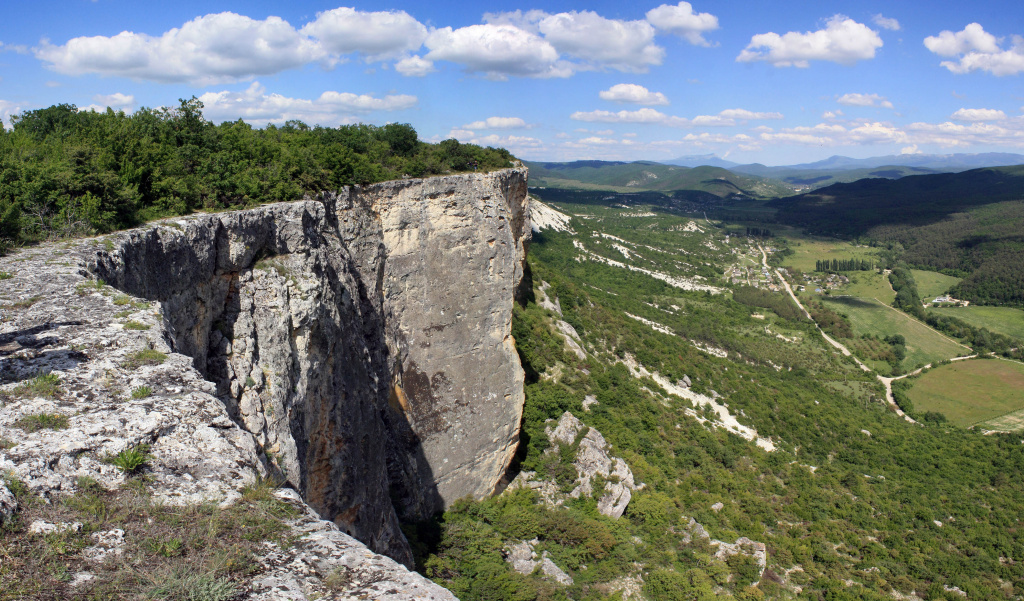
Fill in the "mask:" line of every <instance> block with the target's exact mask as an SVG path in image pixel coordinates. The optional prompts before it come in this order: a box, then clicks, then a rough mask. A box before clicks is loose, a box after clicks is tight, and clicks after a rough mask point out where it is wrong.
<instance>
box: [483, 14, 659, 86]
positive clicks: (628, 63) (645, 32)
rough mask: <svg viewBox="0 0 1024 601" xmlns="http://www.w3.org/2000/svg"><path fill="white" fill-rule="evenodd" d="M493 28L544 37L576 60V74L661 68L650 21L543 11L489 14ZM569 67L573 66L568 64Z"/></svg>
mask: <svg viewBox="0 0 1024 601" xmlns="http://www.w3.org/2000/svg"><path fill="white" fill-rule="evenodd" d="M484 21H486V22H487V24H488V25H491V26H506V27H513V28H515V29H519V30H521V31H524V32H528V33H530V34H533V35H535V36H538V37H540V38H541V39H543V40H544V41H545V42H547V43H549V44H551V47H552V48H554V49H555V50H556V52H557V53H559V56H561V55H565V56H567V57H571V58H574V59H576V61H578V62H573V63H571V66H570V68H571V69H572V70H574V71H580V70H592V69H616V70H618V71H627V72H633V73H642V72H646V71H647V69H648V68H649V67H650V66H651V65H660V64H661V61H662V59H663V58H664V56H665V50H664V48H661V47H660V46H658V45H656V44H655V43H654V33H655V32H654V27H652V26H651V24H650V23H648V22H646V21H624V20H620V19H606V18H605V17H602V16H601V15H599V14H597V13H595V12H593V11H587V10H584V11H578V12H577V11H570V12H563V13H558V14H549V13H546V12H544V11H541V10H531V11H527V12H523V11H519V10H516V11H512V12H503V13H487V14H485V15H484ZM566 64H567V65H568V64H570V63H568V62H567V63H566Z"/></svg>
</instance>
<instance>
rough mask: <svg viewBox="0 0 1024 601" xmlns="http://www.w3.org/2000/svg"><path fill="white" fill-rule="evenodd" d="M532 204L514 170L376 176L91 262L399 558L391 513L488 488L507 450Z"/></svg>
mask: <svg viewBox="0 0 1024 601" xmlns="http://www.w3.org/2000/svg"><path fill="white" fill-rule="evenodd" d="M526 203H527V200H526V176H525V172H523V171H519V170H505V171H501V172H497V173H492V174H483V175H475V174H474V175H463V176H450V177H440V178H433V179H427V180H406V181H400V182H387V183H383V184H377V185H373V186H367V187H356V188H351V189H345V190H343V191H342V192H340V193H338V194H329V195H325V196H324V197H322V198H321V199H319V200H318V201H312V200H307V201H302V202H295V203H284V204H278V205H269V206H265V207H261V208H258V209H253V210H247V211H240V212H235V213H227V214H219V215H210V216H200V217H193V218H188V219H183V220H179V221H178V222H173V223H171V224H170V225H171V226H172V227H152V228H146V229H140V230H133V231H130V232H127V233H125V234H122V235H119V236H118V240H117V243H116V246H115V248H114V249H112V250H110V251H100V252H98V253H96V255H95V258H94V260H93V261H92V262H91V265H90V266H89V269H90V271H92V272H93V273H95V275H96V276H97V277H98V278H100V279H102V280H104V281H105V282H107V283H108V284H110V285H112V286H114V287H116V288H118V289H120V290H123V291H125V292H127V293H129V294H132V295H136V296H140V297H142V298H146V299H151V300H156V301H159V302H160V303H161V307H162V315H163V319H164V325H165V327H166V331H167V337H168V338H169V343H170V346H171V349H172V350H173V351H175V352H178V353H181V354H184V355H187V356H188V357H191V358H192V363H193V366H194V367H195V369H197V370H198V371H199V372H200V373H201V374H202V375H203V376H204V377H205V378H206V379H207V380H209V381H210V382H212V383H213V384H214V385H215V386H216V394H217V395H218V396H219V397H220V398H221V399H222V400H224V401H225V404H226V407H227V410H228V414H229V415H230V416H231V418H232V419H233V420H234V421H235V422H236V423H237V424H239V425H240V426H242V427H243V428H244V429H245V430H248V431H249V432H251V433H252V434H253V436H254V437H255V441H256V443H257V448H258V449H259V450H261V451H262V452H263V453H264V454H265V456H266V457H267V458H268V459H269V464H270V465H271V466H272V469H277V470H279V471H280V475H282V476H283V477H285V478H286V479H287V481H288V482H289V483H291V484H292V485H293V486H295V487H296V488H297V489H298V490H299V491H300V492H301V493H302V496H303V498H304V499H305V500H306V502H308V503H309V504H310V505H311V506H312V507H313V508H314V509H316V510H317V511H318V512H319V513H320V514H321V515H323V516H324V517H325V518H328V519H331V520H332V521H334V522H335V524H337V525H338V527H339V528H341V529H342V530H343V531H345V532H347V533H349V534H351V535H352V536H354V537H356V538H358V539H359V540H361V541H364V542H366V543H367V544H368V545H369V546H370V547H371V548H372V549H374V550H376V551H378V552H381V553H386V554H388V555H390V556H392V557H395V558H396V559H399V560H400V561H403V562H405V563H408V562H409V561H410V559H411V556H410V554H409V549H408V545H407V543H406V542H405V539H404V537H403V536H402V534H401V531H400V530H399V528H398V523H397V519H396V512H397V513H401V514H403V515H406V516H408V517H423V516H426V515H428V514H429V513H431V512H433V511H436V510H438V509H440V508H442V507H443V506H445V505H447V504H449V503H450V502H452V501H454V500H455V499H458V498H460V497H462V496H465V495H467V494H468V495H473V496H476V497H482V496H484V495H487V494H489V493H490V492H492V491H493V490H494V487H495V485H496V484H497V482H498V480H499V479H500V477H501V476H502V473H503V471H504V469H505V468H506V466H507V465H508V463H509V461H510V459H511V456H512V454H513V453H514V451H515V446H516V444H517V442H518V428H519V422H520V417H521V412H522V404H523V374H522V369H521V367H520V365H519V361H518V356H517V354H516V352H515V348H514V343H513V340H512V338H511V335H510V327H511V311H512V302H513V295H514V292H515V289H516V287H517V286H518V284H519V281H520V279H521V278H522V265H523V260H524V257H525V244H526V239H527V236H528V233H529V231H530V228H529V223H528V218H527V215H528V211H527V206H526ZM392 501H395V502H394V503H393V502H392Z"/></svg>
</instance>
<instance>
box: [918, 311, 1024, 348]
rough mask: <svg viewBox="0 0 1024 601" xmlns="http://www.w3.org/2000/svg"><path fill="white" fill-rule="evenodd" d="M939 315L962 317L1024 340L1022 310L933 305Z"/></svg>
mask: <svg viewBox="0 0 1024 601" xmlns="http://www.w3.org/2000/svg"><path fill="white" fill-rule="evenodd" d="M928 311H929V312H934V313H937V314H939V315H948V316H950V317H956V318H957V319H962V320H964V321H966V322H967V323H969V324H971V325H974V326H978V327H981V328H988V329H989V330H991V331H993V332H996V333H999V334H1006V335H1007V336H1012V337H1014V338H1020V339H1022V340H1024V310H1021V309H1014V308H1012V307H935V308H932V309H928Z"/></svg>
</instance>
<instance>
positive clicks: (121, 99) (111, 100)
mask: <svg viewBox="0 0 1024 601" xmlns="http://www.w3.org/2000/svg"><path fill="white" fill-rule="evenodd" d="M92 101H93V102H95V103H96V104H99V105H101V106H103V107H104V108H106V107H108V106H109V107H110V108H114V109H119V108H120V109H124V108H129V107H133V106H135V96H132V95H131V94H122V93H120V92H115V93H113V94H97V95H95V96H93V97H92Z"/></svg>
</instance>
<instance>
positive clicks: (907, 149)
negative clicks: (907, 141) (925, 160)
mask: <svg viewBox="0 0 1024 601" xmlns="http://www.w3.org/2000/svg"><path fill="white" fill-rule="evenodd" d="M900 154H921V151H920V150H918V149H917V144H911V145H910V146H904V147H903V148H901V149H900Z"/></svg>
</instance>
